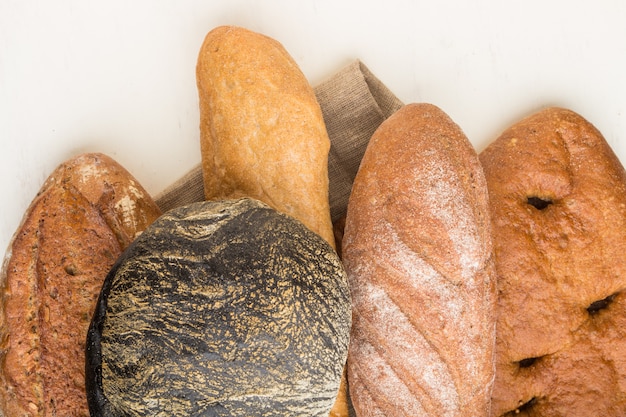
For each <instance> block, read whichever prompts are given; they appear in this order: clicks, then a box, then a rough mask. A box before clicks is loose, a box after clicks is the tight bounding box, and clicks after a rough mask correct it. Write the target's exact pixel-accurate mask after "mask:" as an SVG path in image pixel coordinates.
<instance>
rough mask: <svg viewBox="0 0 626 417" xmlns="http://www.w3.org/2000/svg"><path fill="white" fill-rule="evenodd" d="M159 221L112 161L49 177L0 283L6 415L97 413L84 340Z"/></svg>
mask: <svg viewBox="0 0 626 417" xmlns="http://www.w3.org/2000/svg"><path fill="white" fill-rule="evenodd" d="M159 214H160V213H159V210H158V208H157V207H156V205H155V204H154V202H153V201H152V199H151V197H150V196H149V195H148V194H147V193H146V191H145V190H144V189H143V188H142V187H141V186H140V185H139V184H138V183H137V181H136V180H135V179H134V178H133V177H132V176H131V175H130V174H129V173H128V172H127V171H126V170H125V169H124V168H122V167H121V166H120V165H119V164H117V163H116V162H115V161H113V160H112V159H111V158H109V157H107V156H105V155H102V154H84V155H80V156H77V157H75V158H72V159H70V160H68V161H66V162H65V163H63V164H61V165H60V166H59V167H58V168H57V169H56V170H55V171H54V172H53V173H52V174H51V175H50V176H49V178H48V179H47V180H46V182H45V183H44V185H43V186H42V188H41V190H40V191H39V193H38V195H37V196H36V198H35V199H34V200H33V202H32V203H31V205H30V207H29V208H28V210H27V211H26V213H25V215H24V218H23V221H22V224H21V225H20V226H19V228H18V230H17V231H16V233H15V235H14V237H13V240H12V243H11V245H10V247H9V249H8V251H7V255H6V259H5V262H4V265H3V269H2V274H1V276H0V293H1V297H2V298H1V302H0V364H1V367H0V415H3V416H4V417H14V416H20V417H22V416H88V415H89V414H88V409H87V400H86V395H85V376H84V371H85V362H84V358H85V355H84V351H85V338H86V335H87V328H88V326H89V322H90V319H91V314H92V312H93V310H94V308H95V304H96V299H97V297H98V294H99V292H100V287H101V285H102V283H103V282H104V278H105V276H106V274H107V273H108V271H109V269H110V268H111V266H112V265H113V263H114V262H115V260H116V258H117V257H118V256H119V254H120V253H121V251H122V250H123V249H124V248H126V246H128V244H129V243H130V242H131V241H132V240H133V239H134V238H135V237H136V236H137V235H138V234H139V233H141V231H142V230H143V229H144V228H145V227H146V226H147V225H148V224H150V223H151V222H152V221H153V220H154V219H155V218H156V217H157V216H158V215H159Z"/></svg>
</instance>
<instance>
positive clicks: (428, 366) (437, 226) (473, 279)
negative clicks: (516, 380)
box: [343, 104, 495, 417]
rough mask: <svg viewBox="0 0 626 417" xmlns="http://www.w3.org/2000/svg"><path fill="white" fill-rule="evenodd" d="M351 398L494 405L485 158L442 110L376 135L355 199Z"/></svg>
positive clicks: (364, 412)
mask: <svg viewBox="0 0 626 417" xmlns="http://www.w3.org/2000/svg"><path fill="white" fill-rule="evenodd" d="M343 261H344V264H345V267H346V271H347V272H348V278H349V282H350V287H351V292H352V300H353V301H352V302H353V327H352V334H351V341H350V347H349V354H348V381H349V385H350V396H351V398H352V402H353V404H354V408H355V410H356V414H357V415H358V416H359V417H368V416H386V417H394V416H413V417H419V416H475V417H484V416H486V415H488V413H489V406H490V396H491V388H492V382H493V376H494V372H495V371H494V352H493V350H494V344H495V315H494V314H495V285H494V282H495V274H494V272H495V271H494V268H493V259H492V246H491V230H490V221H489V207H488V201H487V187H486V183H485V180H484V177H483V174H482V170H481V167H480V164H479V162H478V156H477V155H476V152H475V151H474V149H473V148H472V146H471V144H470V143H469V141H468V139H467V138H466V137H465V135H464V134H463V132H462V131H461V129H460V128H459V127H458V126H457V125H456V124H455V123H454V122H453V121H452V120H451V119H450V118H449V117H448V116H447V115H446V114H445V113H444V112H443V111H441V109H439V108H437V107H436V106H433V105H430V104H409V105H406V106H404V107H403V108H401V109H400V110H398V111H397V112H396V113H395V114H394V115H392V116H391V117H389V118H388V119H387V120H386V121H384V122H383V123H382V124H381V125H380V127H379V128H378V130H377V131H376V132H375V133H374V135H373V136H372V139H371V141H370V143H369V146H368V148H367V150H366V152H365V155H364V157H363V160H362V161H361V166H360V168H359V171H358V173H357V176H356V178H355V181H354V185H353V188H352V194H351V196H350V200H349V203H348V212H347V216H346V225H345V230H344V236H343Z"/></svg>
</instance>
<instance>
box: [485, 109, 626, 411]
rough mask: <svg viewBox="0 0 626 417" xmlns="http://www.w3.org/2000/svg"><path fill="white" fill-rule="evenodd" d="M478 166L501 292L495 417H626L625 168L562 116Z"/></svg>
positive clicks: (584, 126) (515, 132)
mask: <svg viewBox="0 0 626 417" xmlns="http://www.w3.org/2000/svg"><path fill="white" fill-rule="evenodd" d="M480 161H481V163H482V165H483V167H484V172H485V176H486V179H487V184H488V189H489V195H490V206H491V213H492V219H493V236H494V248H495V259H496V269H497V276H498V281H497V282H498V290H499V297H498V322H497V329H498V333H497V348H496V360H497V366H496V368H497V373H496V381H495V385H494V393H493V408H492V410H493V411H492V416H503V415H507V416H508V415H514V414H515V415H517V413H520V412H525V413H528V415H541V416H544V417H548V416H592V415H594V416H600V415H602V416H624V415H626V414H625V410H626V367H625V366H624V364H625V363H626V326H625V324H626V299H625V298H626V294H624V290H625V289H626V258H625V257H624V254H625V253H626V172H625V171H624V168H623V167H622V165H621V164H620V162H619V160H618V159H617V157H616V156H615V154H614V153H613V151H612V150H611V148H610V147H609V145H608V144H607V142H606V141H605V140H604V138H603V137H602V135H601V134H600V132H599V131H598V130H597V129H596V128H595V127H594V126H592V125H591V123H589V122H588V121H587V120H585V119H584V118H583V117H581V116H580V115H579V114H576V113H575V112H573V111H571V110H569V109H563V108H546V109H543V110H541V111H537V112H536V113H534V114H531V115H529V116H527V117H525V118H524V119H522V120H520V121H518V122H517V123H515V124H513V125H512V126H511V127H509V128H508V129H506V130H505V131H504V132H503V133H502V134H501V135H500V136H499V137H498V138H497V139H496V140H495V141H494V142H492V143H491V144H490V145H489V146H488V147H487V148H486V149H485V150H484V151H482V152H481V154H480ZM507 413H510V414H507ZM521 415H526V414H521Z"/></svg>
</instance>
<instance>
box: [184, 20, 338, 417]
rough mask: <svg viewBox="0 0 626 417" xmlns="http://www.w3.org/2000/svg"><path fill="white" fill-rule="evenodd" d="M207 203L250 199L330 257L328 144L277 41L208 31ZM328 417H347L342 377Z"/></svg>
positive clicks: (203, 122) (303, 83)
mask: <svg viewBox="0 0 626 417" xmlns="http://www.w3.org/2000/svg"><path fill="white" fill-rule="evenodd" d="M196 74H197V86H198V94H199V105H200V138H201V139H200V141H201V142H200V143H201V152H202V173H203V180H204V190H205V197H206V199H207V200H220V199H232V198H239V197H250V198H255V199H257V200H260V201H262V202H264V203H265V204H268V205H269V206H270V207H272V208H274V209H276V210H278V211H279V212H282V213H285V214H287V215H290V216H292V217H294V218H296V219H297V220H299V221H301V222H302V223H303V224H304V225H305V226H307V227H308V228H309V229H310V230H312V231H313V232H315V233H317V234H319V235H320V236H321V237H322V238H323V239H324V240H326V241H327V242H328V243H329V244H330V245H331V246H332V247H333V248H334V249H336V248H337V247H336V242H335V234H334V231H333V224H332V221H331V215H330V204H329V196H328V193H329V188H328V187H329V182H328V181H329V180H328V152H329V150H330V139H329V137H328V133H327V131H326V125H325V123H324V119H323V115H322V110H321V108H320V105H319V103H318V101H317V99H316V96H315V92H314V90H313V88H312V87H311V85H310V84H309V83H308V81H307V79H306V77H305V76H304V74H303V73H302V71H301V70H300V68H299V67H298V65H297V63H296V62H295V61H294V59H293V58H292V57H291V56H290V55H289V53H288V52H287V51H286V50H285V48H284V47H283V45H281V44H280V43H279V42H278V41H276V40H274V39H272V38H270V37H267V36H265V35H262V34H259V33H255V32H253V31H250V30H247V29H245V28H240V27H236V26H220V27H217V28H215V29H213V30H212V31H210V32H209V33H208V34H207V36H206V37H205V40H204V42H203V44H202V47H201V49H200V53H199V56H198V61H197V66H196ZM340 385H341V388H340V389H339V391H338V396H337V402H336V404H335V406H334V407H333V409H332V410H331V413H330V415H331V416H333V417H345V416H348V398H347V388H346V381H345V375H344V377H343V378H342V380H341V383H340Z"/></svg>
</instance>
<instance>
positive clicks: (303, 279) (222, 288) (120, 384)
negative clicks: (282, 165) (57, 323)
mask: <svg viewBox="0 0 626 417" xmlns="http://www.w3.org/2000/svg"><path fill="white" fill-rule="evenodd" d="M350 311H351V310H350V298H349V290H348V287H347V278H346V275H345V272H344V270H343V267H342V265H341V262H340V260H339V258H338V256H337V254H336V252H335V251H334V250H333V249H332V248H331V247H330V245H329V244H328V243H327V242H325V241H324V240H323V239H322V238H321V237H319V236H318V235H317V234H315V233H313V232H311V231H310V230H309V229H308V228H306V227H305V226H304V225H303V224H301V223H300V222H298V221H297V220H295V219H293V218H292V217H290V216H287V215H284V214H281V213H279V212H277V211H275V210H274V209H271V208H270V207H269V206H266V205H265V204H263V203H261V202H258V201H256V200H253V199H248V198H243V199H238V200H227V201H221V202H202V203H195V204H191V205H188V206H185V207H181V208H178V209H174V210H172V211H170V212H168V213H166V214H165V215H163V216H162V217H161V218H160V219H159V220H157V221H156V222H155V223H154V224H153V225H152V226H151V227H149V228H148V229H147V230H146V231H145V232H144V233H143V234H142V235H141V236H140V237H139V238H138V239H137V240H136V241H135V242H134V243H133V244H132V245H131V246H130V247H129V248H128V250H127V251H125V252H124V254H123V255H122V256H121V257H120V259H119V260H118V262H117V263H116V265H115V266H114V267H113V268H112V270H111V272H110V273H109V274H108V276H107V278H106V280H105V283H104V286H103V289H102V292H101V294H100V298H99V301H98V305H97V308H96V312H95V314H94V317H93V320H92V323H91V327H90V330H89V334H88V340H87V365H86V366H87V369H86V375H87V381H86V384H87V391H88V401H89V408H90V412H91V415H92V416H122V415H124V416H127V415H128V416H190V415H208V416H234V415H237V416H246V415H247V416H287V415H289V416H324V417H326V416H328V413H329V411H330V409H331V407H332V405H333V402H334V400H335V397H336V395H337V391H338V389H339V383H340V379H341V374H342V369H343V364H344V363H345V360H346V356H347V346H348V335H349V329H350V324H351V314H350Z"/></svg>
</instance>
